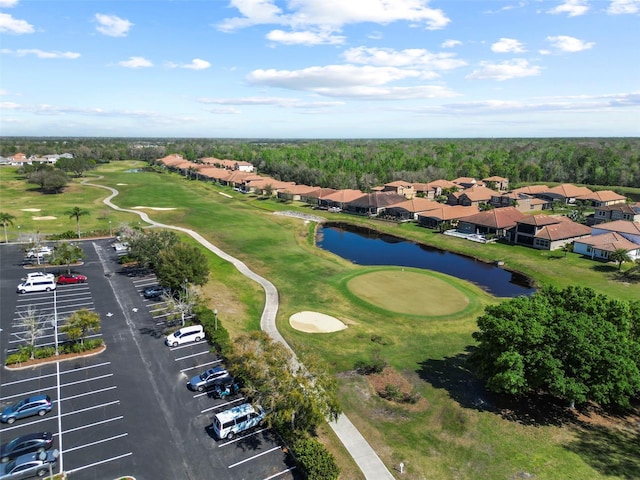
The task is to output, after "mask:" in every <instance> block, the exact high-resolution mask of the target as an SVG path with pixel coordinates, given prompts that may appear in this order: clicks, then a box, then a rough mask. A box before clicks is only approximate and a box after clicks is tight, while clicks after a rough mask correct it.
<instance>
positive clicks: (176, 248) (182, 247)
mask: <svg viewBox="0 0 640 480" xmlns="http://www.w3.org/2000/svg"><path fill="white" fill-rule="evenodd" d="M155 272H156V277H157V278H158V281H159V282H160V284H161V285H164V286H166V287H169V288H170V289H171V290H172V291H178V290H179V289H180V288H181V286H182V285H183V284H184V283H185V282H186V283H188V284H189V283H190V284H193V285H204V284H205V283H207V277H208V276H209V262H208V261H207V257H206V256H205V255H204V253H202V250H200V249H199V248H198V247H196V246H193V245H188V244H186V243H176V244H175V245H173V246H171V247H170V248H165V249H164V250H162V251H161V252H160V253H159V255H158V258H157V261H156V265H155Z"/></svg>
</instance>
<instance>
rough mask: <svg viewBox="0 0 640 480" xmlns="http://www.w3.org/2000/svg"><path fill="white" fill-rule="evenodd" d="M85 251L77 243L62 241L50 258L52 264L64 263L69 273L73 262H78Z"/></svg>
mask: <svg viewBox="0 0 640 480" xmlns="http://www.w3.org/2000/svg"><path fill="white" fill-rule="evenodd" d="M84 256H85V255H84V252H83V251H82V248H80V246H78V245H76V244H75V243H70V242H61V243H58V244H57V245H56V246H55V247H54V248H53V256H52V258H51V259H49V263H51V264H52V265H64V266H65V267H66V269H67V273H68V274H70V273H71V264H72V263H76V262H78V261H79V260H80V259H82V258H83V257H84Z"/></svg>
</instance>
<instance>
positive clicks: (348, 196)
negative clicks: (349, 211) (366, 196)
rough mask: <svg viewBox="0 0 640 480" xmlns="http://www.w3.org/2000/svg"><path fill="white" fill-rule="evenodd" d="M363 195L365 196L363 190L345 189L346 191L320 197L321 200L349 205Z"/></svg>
mask: <svg viewBox="0 0 640 480" xmlns="http://www.w3.org/2000/svg"><path fill="white" fill-rule="evenodd" d="M362 195H363V192H362V191H361V190H351V189H345V190H337V191H335V192H333V193H330V194H329V195H326V196H324V197H320V199H321V200H329V201H331V202H338V203H349V202H351V201H353V200H355V199H356V198H358V197H361V196H362Z"/></svg>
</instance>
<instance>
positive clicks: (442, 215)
mask: <svg viewBox="0 0 640 480" xmlns="http://www.w3.org/2000/svg"><path fill="white" fill-rule="evenodd" d="M479 211H480V210H478V207H476V206H475V205H472V206H469V207H465V206H462V205H441V206H440V207H439V208H434V209H433V210H428V211H426V212H422V213H418V224H419V225H420V226H422V227H427V228H440V226H441V225H444V224H446V223H450V225H451V227H455V226H456V225H457V224H458V221H459V220H460V219H461V218H464V217H468V216H469V215H474V214H476V213H478V212H479Z"/></svg>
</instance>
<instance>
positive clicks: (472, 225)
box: [456, 207, 525, 239]
mask: <svg viewBox="0 0 640 480" xmlns="http://www.w3.org/2000/svg"><path fill="white" fill-rule="evenodd" d="M524 216H525V214H524V213H522V212H520V211H519V210H518V209H517V208H515V207H504V208H494V209H491V210H487V211H484V212H479V213H476V214H475V215H469V216H468V217H464V218H461V219H460V221H459V222H458V226H457V228H456V230H457V231H459V232H461V233H466V234H478V235H485V236H487V235H493V236H495V237H497V238H507V239H509V238H510V236H511V233H512V231H513V230H515V227H516V222H517V221H518V220H522V218H524Z"/></svg>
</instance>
